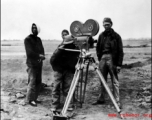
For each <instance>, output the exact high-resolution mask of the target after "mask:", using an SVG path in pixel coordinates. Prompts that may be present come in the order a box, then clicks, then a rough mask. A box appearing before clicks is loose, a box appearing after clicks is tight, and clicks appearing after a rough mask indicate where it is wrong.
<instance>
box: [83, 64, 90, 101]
mask: <svg viewBox="0 0 152 120" xmlns="http://www.w3.org/2000/svg"><path fill="white" fill-rule="evenodd" d="M88 69H89V63H88V64H87V68H86V76H85V83H84V90H83V99H82V102H83V103H84V99H85V91H86V86H87V80H88Z"/></svg>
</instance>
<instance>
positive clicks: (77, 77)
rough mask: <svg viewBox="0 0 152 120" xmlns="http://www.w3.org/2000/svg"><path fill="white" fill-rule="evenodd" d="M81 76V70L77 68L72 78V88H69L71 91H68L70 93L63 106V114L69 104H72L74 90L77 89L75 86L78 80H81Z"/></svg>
mask: <svg viewBox="0 0 152 120" xmlns="http://www.w3.org/2000/svg"><path fill="white" fill-rule="evenodd" d="M79 77H80V70H76V73H75V75H74V78H73V80H72V83H71V86H70V89H69V92H68V95H67V97H66V101H65V104H64V106H63V109H62V111H61V114H62V115H63V116H65V114H66V112H67V109H68V106H69V104H70V101H71V98H72V96H73V93H74V90H75V87H76V85H77V83H78V80H79Z"/></svg>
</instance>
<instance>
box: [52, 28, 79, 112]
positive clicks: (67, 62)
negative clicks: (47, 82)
mask: <svg viewBox="0 0 152 120" xmlns="http://www.w3.org/2000/svg"><path fill="white" fill-rule="evenodd" d="M61 34H62V38H63V41H62V43H61V44H60V45H59V46H58V48H57V49H56V50H55V52H54V53H53V55H52V56H51V59H50V64H51V65H52V68H53V70H54V81H53V90H52V99H53V102H52V108H51V110H52V111H55V110H57V109H58V108H60V107H61V103H60V87H61V86H62V93H63V96H64V97H66V96H67V94H68V91H69V88H70V85H71V82H72V79H73V76H74V73H75V65H76V64H77V61H78V56H79V52H72V51H66V50H64V48H66V49H78V48H77V47H76V46H75V45H74V44H73V41H72V36H69V32H68V31H67V30H63V31H62V33H61ZM67 37H69V40H68V39H67ZM70 39H71V40H70ZM60 48H63V49H62V50H61V49H60ZM60 85H61V86H60ZM69 110H70V109H69ZM71 110H72V108H71Z"/></svg>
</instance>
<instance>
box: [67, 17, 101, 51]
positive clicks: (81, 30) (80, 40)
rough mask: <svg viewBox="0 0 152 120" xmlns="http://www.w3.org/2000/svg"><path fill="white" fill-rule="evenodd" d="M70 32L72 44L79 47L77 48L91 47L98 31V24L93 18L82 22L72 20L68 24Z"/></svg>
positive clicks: (87, 48) (86, 48)
mask: <svg viewBox="0 0 152 120" xmlns="http://www.w3.org/2000/svg"><path fill="white" fill-rule="evenodd" d="M70 32H71V34H72V36H74V39H73V40H74V44H75V45H76V46H78V47H79V49H85V50H86V51H88V50H89V48H93V46H94V43H95V40H94V39H93V36H95V35H96V34H97V33H98V32H99V24H98V22H97V21H95V20H93V19H89V20H87V21H86V22H85V23H84V24H83V23H81V22H79V21H74V22H72V24H71V26H70Z"/></svg>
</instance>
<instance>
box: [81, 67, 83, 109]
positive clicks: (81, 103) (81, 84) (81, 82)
mask: <svg viewBox="0 0 152 120" xmlns="http://www.w3.org/2000/svg"><path fill="white" fill-rule="evenodd" d="M82 82H83V69H81V79H80V107H81V108H82V102H83V101H82V97H83V96H82Z"/></svg>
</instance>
